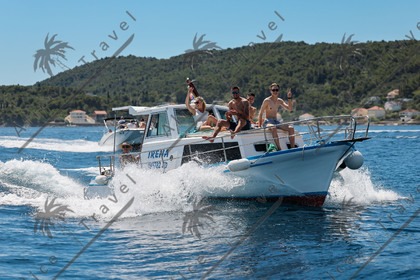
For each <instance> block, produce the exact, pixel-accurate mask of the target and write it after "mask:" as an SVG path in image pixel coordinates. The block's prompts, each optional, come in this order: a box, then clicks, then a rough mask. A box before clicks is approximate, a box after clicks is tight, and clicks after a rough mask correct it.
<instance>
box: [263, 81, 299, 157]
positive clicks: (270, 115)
mask: <svg viewBox="0 0 420 280" xmlns="http://www.w3.org/2000/svg"><path fill="white" fill-rule="evenodd" d="M269 88H270V91H271V96H269V97H267V98H266V99H264V101H263V103H262V105H261V110H260V113H259V114H258V125H259V127H264V128H265V127H267V126H271V127H272V128H270V129H271V133H272V135H273V139H274V142H275V143H276V146H277V150H281V149H280V142H279V136H278V134H277V127H280V129H281V130H285V131H288V132H289V141H290V146H291V147H292V148H294V147H295V136H294V134H295V130H294V128H293V126H289V125H286V124H284V125H280V121H279V120H278V119H277V111H278V109H279V107H280V106H282V107H283V108H285V109H287V110H289V111H290V112H291V111H292V110H293V102H292V91H291V90H290V89H289V90H288V92H287V100H288V101H287V103H286V102H285V101H284V100H283V99H281V98H279V97H278V95H279V85H278V84H276V83H272V84H271V85H270V87H269ZM264 113H265V121H264V123H263V121H262V116H263V114H264Z"/></svg>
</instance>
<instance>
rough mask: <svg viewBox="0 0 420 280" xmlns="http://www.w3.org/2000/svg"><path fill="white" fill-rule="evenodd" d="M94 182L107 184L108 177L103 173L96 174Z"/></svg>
mask: <svg viewBox="0 0 420 280" xmlns="http://www.w3.org/2000/svg"><path fill="white" fill-rule="evenodd" d="M95 182H96V184H98V185H106V184H108V177H107V176H105V175H98V176H96V177H95Z"/></svg>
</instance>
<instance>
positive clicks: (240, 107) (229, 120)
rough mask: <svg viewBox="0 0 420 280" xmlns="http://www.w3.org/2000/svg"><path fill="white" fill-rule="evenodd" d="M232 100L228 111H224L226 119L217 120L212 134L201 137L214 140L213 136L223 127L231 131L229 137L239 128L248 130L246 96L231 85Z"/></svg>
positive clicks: (247, 103) (239, 129)
mask: <svg viewBox="0 0 420 280" xmlns="http://www.w3.org/2000/svg"><path fill="white" fill-rule="evenodd" d="M231 93H232V97H233V98H232V100H231V101H229V103H228V107H229V111H227V112H226V120H219V121H218V122H217V125H216V129H215V130H214V133H213V135H212V136H210V137H209V136H203V139H206V140H209V141H210V142H213V141H214V138H215V137H216V136H217V134H219V132H220V131H221V130H222V128H223V127H225V128H226V129H229V130H230V131H231V133H232V135H231V138H232V139H233V138H234V137H235V135H236V133H238V132H240V131H241V130H248V129H250V128H251V123H250V121H249V102H248V100H247V99H246V98H243V97H241V94H240V89H239V87H236V86H235V87H233V88H232V89H231Z"/></svg>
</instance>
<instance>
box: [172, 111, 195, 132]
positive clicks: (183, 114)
mask: <svg viewBox="0 0 420 280" xmlns="http://www.w3.org/2000/svg"><path fill="white" fill-rule="evenodd" d="M175 116H176V124H177V126H178V133H179V135H184V134H186V133H192V132H193V131H194V130H195V122H194V117H193V116H192V115H191V113H190V111H188V109H176V110H175Z"/></svg>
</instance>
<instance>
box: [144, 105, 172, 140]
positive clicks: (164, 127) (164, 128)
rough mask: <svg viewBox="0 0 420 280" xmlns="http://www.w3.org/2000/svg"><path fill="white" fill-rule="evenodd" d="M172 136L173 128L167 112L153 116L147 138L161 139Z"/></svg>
mask: <svg viewBox="0 0 420 280" xmlns="http://www.w3.org/2000/svg"><path fill="white" fill-rule="evenodd" d="M170 135H171V128H170V126H169V120H168V115H167V113H166V111H165V112H159V113H157V114H153V115H151V121H150V127H149V130H148V131H147V137H160V136H170Z"/></svg>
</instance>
